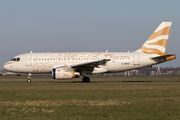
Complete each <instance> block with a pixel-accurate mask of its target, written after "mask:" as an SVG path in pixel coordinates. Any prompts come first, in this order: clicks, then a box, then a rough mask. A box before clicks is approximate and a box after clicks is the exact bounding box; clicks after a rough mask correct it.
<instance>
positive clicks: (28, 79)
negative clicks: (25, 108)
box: [27, 73, 31, 83]
mask: <svg viewBox="0 0 180 120" xmlns="http://www.w3.org/2000/svg"><path fill="white" fill-rule="evenodd" d="M27 83H31V73H28V78H27Z"/></svg>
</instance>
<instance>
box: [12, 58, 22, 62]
mask: <svg viewBox="0 0 180 120" xmlns="http://www.w3.org/2000/svg"><path fill="white" fill-rule="evenodd" d="M10 61H17V62H18V61H20V58H12V59H11V60H10Z"/></svg>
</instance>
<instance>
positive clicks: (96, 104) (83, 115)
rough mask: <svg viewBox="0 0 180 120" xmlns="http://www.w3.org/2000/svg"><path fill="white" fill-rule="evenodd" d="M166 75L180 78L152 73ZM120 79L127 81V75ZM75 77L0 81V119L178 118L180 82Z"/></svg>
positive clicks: (179, 111) (114, 119)
mask: <svg viewBox="0 0 180 120" xmlns="http://www.w3.org/2000/svg"><path fill="white" fill-rule="evenodd" d="M15 78H16V77H15ZM138 78H139V79H138ZM166 78H169V81H178V79H179V77H174V76H172V77H168V76H166V77H154V79H155V80H157V81H158V80H161V81H163V80H165V81H168V80H167V79H166ZM5 79H8V80H7V81H8V82H14V81H15V82H20V81H23V79H24V76H20V77H17V78H16V79H17V80H14V81H13V78H11V77H0V81H1V82H3V81H4V82H7V81H6V80H5ZM18 79H19V80H18ZM36 79H37V80H39V82H40V80H42V81H43V82H44V81H46V82H47V81H49V79H50V78H44V77H34V81H33V82H35V80H36ZM45 79H46V80H45ZM92 79H96V80H92V82H99V81H103V80H104V79H105V81H107V82H108V81H118V77H117V78H116V77H115V78H113V77H111V78H104V77H103V78H101V77H100V78H92ZM107 79H108V80H107ZM119 79H120V81H129V77H120V78H119ZM151 79H152V80H153V77H151V78H150V77H149V78H147V79H145V77H143V78H141V77H139V76H138V77H134V78H131V80H136V81H138V80H142V81H144V80H151ZM52 81H53V80H52ZM70 81H71V80H68V82H70ZM74 81H75V82H77V84H49V85H48V84H14V85H13V84H0V119H2V120H3V119H5V120H8V119H11V120H12V119H13V120H16V119H31V120H34V119H36V120H42V119H43V120H49V119H52V120H59V119H65V120H68V119H74V120H76V119H77V120H94V119H98V120H116V119H121V120H131V119H132V120H140V119H146V120H178V119H180V84H128V83H127V84H78V82H81V79H75V80H74ZM23 82H26V80H24V81H23ZM36 82H37V81H36ZM56 82H59V81H56ZM61 82H63V81H61Z"/></svg>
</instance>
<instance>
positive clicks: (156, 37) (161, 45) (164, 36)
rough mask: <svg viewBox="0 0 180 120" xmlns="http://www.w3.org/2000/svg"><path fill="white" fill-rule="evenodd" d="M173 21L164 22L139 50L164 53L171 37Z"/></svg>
mask: <svg viewBox="0 0 180 120" xmlns="http://www.w3.org/2000/svg"><path fill="white" fill-rule="evenodd" d="M171 24H172V22H162V23H161V24H160V25H159V26H158V27H157V29H156V30H155V31H154V32H153V34H152V35H151V36H150V37H149V39H148V40H147V41H146V42H145V43H144V44H143V46H142V47H141V48H140V49H139V50H137V52H144V53H147V54H163V53H165V50H166V45H167V41H168V37H169V32H170V29H171Z"/></svg>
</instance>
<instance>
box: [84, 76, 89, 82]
mask: <svg viewBox="0 0 180 120" xmlns="http://www.w3.org/2000/svg"><path fill="white" fill-rule="evenodd" d="M82 82H86V83H88V82H90V79H89V77H86V76H84V77H83V78H82Z"/></svg>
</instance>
